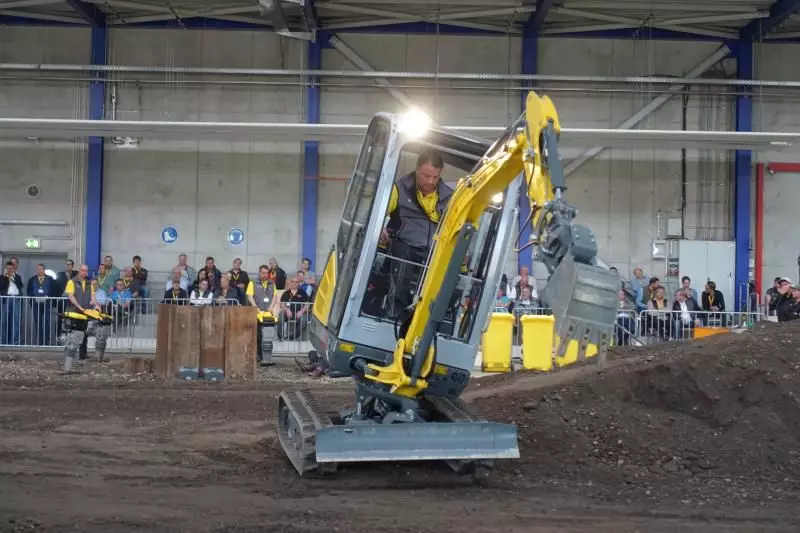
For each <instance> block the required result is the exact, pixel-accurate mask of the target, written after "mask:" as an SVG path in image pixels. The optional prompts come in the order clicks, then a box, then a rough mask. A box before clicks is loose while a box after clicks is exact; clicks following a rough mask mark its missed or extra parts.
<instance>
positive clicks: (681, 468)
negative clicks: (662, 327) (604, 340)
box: [466, 322, 800, 506]
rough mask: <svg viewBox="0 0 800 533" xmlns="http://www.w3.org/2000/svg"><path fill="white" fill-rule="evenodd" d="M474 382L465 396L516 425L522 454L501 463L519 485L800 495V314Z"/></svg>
mask: <svg viewBox="0 0 800 533" xmlns="http://www.w3.org/2000/svg"><path fill="white" fill-rule="evenodd" d="M569 372H572V374H573V375H572V376H571V377H570V376H569V374H568V373H569ZM562 373H563V374H564V376H563V377H562V376H560V375H561V374H562ZM480 381H481V383H480V387H478V388H477V390H476V389H473V390H472V391H470V393H468V394H467V395H466V396H467V398H469V397H470V395H471V396H472V397H473V398H476V399H475V405H476V407H477V408H478V410H479V411H480V412H482V414H484V415H485V416H486V417H487V418H489V419H490V420H496V421H507V422H514V423H516V424H518V425H519V427H520V448H521V452H522V459H521V460H520V461H518V462H517V461H512V462H508V463H503V465H502V466H501V469H508V470H510V472H509V473H510V474H511V476H510V477H511V478H512V479H513V478H516V482H517V483H518V484H520V485H525V484H526V483H530V482H531V481H532V480H534V479H537V480H539V481H541V480H542V479H544V480H549V481H550V482H551V483H552V484H553V485H555V486H559V485H561V486H563V487H564V488H571V489H575V490H584V491H589V492H591V493H592V495H593V496H595V497H597V496H599V497H601V498H603V497H607V498H608V499H614V500H617V501H619V499H620V497H623V501H625V498H627V499H628V501H631V500H639V499H641V498H645V499H650V500H652V501H654V502H661V501H665V500H671V501H672V500H677V501H680V502H681V503H683V504H684V505H689V504H692V505H699V506H703V505H716V504H722V503H724V504H738V503H744V502H750V503H751V504H752V503H753V502H754V501H757V502H758V505H762V506H763V505H769V502H770V500H773V501H778V500H782V501H786V500H793V499H794V500H797V501H800V451H799V450H800V446H799V445H800V322H797V323H789V324H773V323H762V324H759V325H757V326H755V328H754V329H753V330H751V331H746V332H743V333H740V334H735V333H731V334H726V335H720V336H715V337H710V338H706V339H702V340H698V341H693V342H687V343H672V344H664V345H658V346H651V347H646V348H626V349H622V350H619V351H617V352H616V353H614V354H613V355H612V357H611V358H610V362H609V364H608V366H607V367H606V369H604V370H598V369H596V368H591V367H586V368H582V369H577V370H565V371H561V372H557V373H554V374H552V375H547V376H541V375H539V376H536V375H530V374H517V375H516V376H515V377H514V378H512V379H510V380H509V378H508V377H506V376H503V377H498V378H488V379H487V380H480Z"/></svg>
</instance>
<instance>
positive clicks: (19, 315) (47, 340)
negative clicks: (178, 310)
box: [0, 296, 240, 353]
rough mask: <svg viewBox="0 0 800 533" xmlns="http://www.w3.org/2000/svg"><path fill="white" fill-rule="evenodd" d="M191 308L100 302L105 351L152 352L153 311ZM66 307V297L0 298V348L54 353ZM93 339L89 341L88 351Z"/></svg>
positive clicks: (152, 302) (142, 301)
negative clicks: (105, 319)
mask: <svg viewBox="0 0 800 533" xmlns="http://www.w3.org/2000/svg"><path fill="white" fill-rule="evenodd" d="M162 302H163V303H170V304H174V305H193V304H192V302H191V301H190V300H189V299H175V300H170V301H164V300H163V299H162V298H116V301H115V299H112V298H111V297H106V298H101V299H100V300H99V301H98V303H99V304H100V311H102V312H103V313H105V314H107V315H109V316H111V337H110V338H109V340H108V344H107V349H108V350H109V351H127V352H137V353H141V352H143V353H147V352H154V351H155V348H156V336H157V331H156V327H157V323H158V317H157V311H158V305H159V304H160V303H162ZM68 305H69V299H68V298H66V297H55V298H54V297H30V296H0V348H4V349H29V350H30V349H36V350H45V349H56V348H58V347H60V346H62V345H63V341H64V334H65V332H64V330H63V322H64V321H63V320H62V318H61V316H60V315H61V314H62V313H64V312H65V311H66V310H67V308H68ZM207 305H240V303H239V301H238V300H235V299H219V298H217V299H215V300H213V301H212V302H209V303H208V304H207ZM93 344H94V340H93V339H91V338H90V339H89V347H90V348H92V347H93Z"/></svg>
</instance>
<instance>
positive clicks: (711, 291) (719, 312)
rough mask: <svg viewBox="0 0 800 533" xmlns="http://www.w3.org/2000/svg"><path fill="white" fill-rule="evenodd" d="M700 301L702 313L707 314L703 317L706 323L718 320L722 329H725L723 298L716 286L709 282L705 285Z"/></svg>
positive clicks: (726, 319)
mask: <svg viewBox="0 0 800 533" xmlns="http://www.w3.org/2000/svg"><path fill="white" fill-rule="evenodd" d="M700 299H701V300H702V305H703V311H706V313H707V314H706V316H705V317H704V319H705V321H706V323H708V321H710V320H719V321H720V322H721V326H722V327H723V328H724V327H727V326H728V316H727V315H726V314H725V313H724V311H725V297H724V296H723V295H722V293H721V292H719V291H718V290H717V284H716V283H714V282H713V281H710V280H709V282H708V283H706V290H705V291H703V295H702V296H701V297H700Z"/></svg>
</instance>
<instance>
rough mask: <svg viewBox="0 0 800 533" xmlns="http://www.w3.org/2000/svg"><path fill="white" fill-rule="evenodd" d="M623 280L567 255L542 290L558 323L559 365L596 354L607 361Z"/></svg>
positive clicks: (557, 361) (600, 268)
mask: <svg viewBox="0 0 800 533" xmlns="http://www.w3.org/2000/svg"><path fill="white" fill-rule="evenodd" d="M620 283H621V281H620V278H619V275H618V274H616V273H615V272H612V271H610V270H606V269H604V268H602V267H598V266H594V265H587V264H584V263H578V262H576V261H575V259H574V257H573V256H572V254H569V253H568V254H566V255H565V256H564V260H563V261H561V263H560V264H559V265H558V267H557V268H556V269H555V270H554V271H553V273H552V274H551V275H550V278H549V279H548V280H547V286H546V287H545V289H544V290H543V291H542V300H543V301H544V302H545V303H546V304H547V305H548V307H550V309H551V310H552V312H553V316H554V318H555V323H556V354H555V355H556V364H558V365H559V366H565V365H568V364H571V363H574V362H576V361H584V360H585V359H586V358H587V357H592V356H595V355H596V356H598V357H599V359H600V360H601V361H604V360H605V354H606V352H607V351H608V347H609V346H610V344H611V339H612V338H613V332H614V324H615V323H616V313H617V307H618V305H619V289H620Z"/></svg>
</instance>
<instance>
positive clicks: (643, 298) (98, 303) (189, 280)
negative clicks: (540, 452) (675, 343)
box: [0, 254, 800, 346]
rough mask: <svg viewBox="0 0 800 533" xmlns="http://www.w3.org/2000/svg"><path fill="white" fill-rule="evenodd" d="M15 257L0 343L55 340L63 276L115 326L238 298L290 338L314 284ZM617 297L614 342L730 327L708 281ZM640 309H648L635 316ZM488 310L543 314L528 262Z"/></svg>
mask: <svg viewBox="0 0 800 533" xmlns="http://www.w3.org/2000/svg"><path fill="white" fill-rule="evenodd" d="M18 264H19V261H18V259H17V258H16V257H13V256H12V257H11V258H10V259H9V260H8V261H7V262H6V263H5V265H4V267H5V272H4V274H5V275H3V276H2V277H0V297H2V298H0V300H1V304H0V344H3V345H20V344H29V345H43V346H47V345H53V344H55V339H54V338H53V330H54V329H55V332H56V334H57V335H60V334H61V333H62V331H61V318H60V314H61V313H62V312H63V311H64V310H65V308H66V299H64V298H59V297H61V296H64V293H65V290H66V287H67V283H68V281H70V280H78V281H88V282H89V283H90V284H91V288H92V302H93V303H94V304H95V307H96V308H97V309H100V310H102V311H104V312H106V313H107V314H110V315H112V316H113V317H114V325H115V327H118V326H120V325H121V324H126V323H127V322H128V321H129V320H130V318H131V316H132V315H135V314H136V313H141V312H147V307H148V305H149V304H150V302H156V301H161V302H163V303H169V304H175V305H194V306H208V305H243V306H253V307H257V308H259V309H260V310H262V311H267V310H268V311H270V312H271V313H272V314H273V316H275V317H276V318H277V320H278V322H279V324H280V326H281V327H279V333H278V335H279V338H287V339H292V338H297V337H298V336H299V335H300V332H301V330H302V324H303V321H304V320H306V321H307V319H308V314H309V310H310V303H311V301H312V300H313V297H314V293H315V290H316V284H317V280H316V275H315V273H314V272H313V270H312V269H311V267H312V262H311V260H310V259H309V258H304V259H303V260H302V261H301V263H300V268H299V269H298V270H297V271H295V272H293V273H290V274H288V275H287V273H286V271H285V270H284V269H283V268H281V266H280V265H279V264H278V261H277V259H275V258H274V257H273V258H271V259H270V260H269V261H268V262H267V263H266V264H264V265H261V266H259V268H258V270H257V273H256V274H254V275H252V277H251V274H249V273H248V272H247V271H246V270H245V269H243V263H242V260H241V259H239V258H236V259H234V260H233V263H232V265H231V268H230V269H229V270H227V271H225V272H223V271H222V270H221V269H220V268H219V267H218V266H217V265H216V263H215V261H214V258H213V257H206V259H205V264H204V265H203V266H202V267H201V268H200V269H198V270H196V269H195V268H194V267H193V266H192V265H190V264H189V263H188V260H187V256H186V254H180V255H179V256H178V262H177V264H176V265H175V267H174V268H172V270H171V273H170V276H169V277H168V279H167V280H166V282H165V284H164V286H163V287H151V286H149V285H148V281H149V279H148V278H149V272H148V269H147V268H145V267H144V266H143V264H142V258H141V256H139V255H136V256H133V258H132V260H131V265H130V266H125V267H123V268H118V267H117V266H116V265H115V264H114V259H113V257H112V256H110V255H107V256H105V257H104V259H103V263H102V264H100V265H98V266H97V268H96V270H95V271H94V273H93V274H91V275H89V276H88V277H87V279H86V280H81V279H80V278H81V276H82V275H83V274H81V269H76V268H75V263H74V262H73V261H72V260H67V261H66V263H65V265H64V270H62V271H60V272H58V273H57V274H56V275H55V276H53V275H52V272H50V273H48V271H47V270H46V265H44V264H39V265H37V271H36V274H35V275H34V276H32V277H31V278H30V279H28V280H23V279H22V277H21V276H20V274H19V272H18ZM259 284H260V285H261V286H262V287H263V289H264V290H266V289H267V288H269V289H270V292H269V294H270V298H269V300H270V301H269V302H268V305H267V306H266V307H265V306H264V305H263V304H264V302H260V301H256V294H257V293H258V294H262V293H263V291H261V292H258V291H256V289H255V288H256V286H257V285H259ZM151 291H152V292H151ZM25 297H27V298H25ZM749 299H750V300H749V303H750V305H748V308H749V309H750V310H752V311H753V312H755V310H756V309H757V308H758V301H757V300H758V297H757V295H756V294H755V289H754V286H753V285H752V283H751V286H750V295H749ZM619 302H620V304H619V310H618V313H617V328H616V341H617V343H618V344H629V343H630V342H631V336H632V335H633V334H634V332H636V331H637V330H638V331H639V332H641V333H642V334H647V335H652V336H654V337H658V338H661V339H663V340H671V339H678V338H685V337H686V332H687V331H691V330H692V329H693V328H694V327H696V326H700V325H702V326H705V325H712V324H718V325H721V326H723V327H725V326H727V325H729V324H728V321H729V319H730V315H729V314H727V313H726V302H725V298H724V296H723V294H722V293H721V292H720V291H719V290H717V286H716V284H715V283H714V281H710V280H709V281H708V282H707V283H706V284H705V286H704V287H703V290H702V292H700V293H698V291H697V290H696V289H695V288H694V287H693V286H692V280H691V279H690V278H689V277H688V276H684V277H683V278H682V279H681V284H680V287H679V289H678V290H677V291H675V292H674V293H673V294H667V289H666V287H665V286H664V285H662V284H661V281H660V279H659V278H658V277H649V278H648V277H646V276H645V275H644V272H643V270H642V269H641V268H635V269H634V271H633V278H632V280H631V282H630V285H629V286H626V284H625V283H623V285H622V287H621V288H620V298H619ZM764 310H765V312H766V314H768V315H772V316H776V317H777V320H778V321H779V322H785V321H789V320H795V319H797V318H798V317H800V285H795V284H794V283H793V281H792V280H791V279H790V278H788V277H776V278H775V280H774V283H773V286H772V287H771V288H770V289H769V290H767V292H766V297H765V303H764ZM53 311H55V315H56V318H55V319H54V318H53V315H54V313H53ZM643 311H646V312H645V313H643V314H642V312H643ZM494 312H507V313H512V314H513V315H514V317H515V319H516V320H515V329H516V330H518V329H519V318H520V317H521V316H523V315H526V314H548V313H549V310H547V309H546V308H545V307H544V306H543V305H542V302H540V300H539V296H538V291H537V288H536V280H535V278H533V277H532V276H531V275H530V272H529V269H528V267H526V266H522V267H520V269H519V273H518V275H516V276H515V277H513V279H512V280H511V281H509V278H508V276H506V275H505V274H504V275H503V276H502V279H501V282H500V285H499V287H498V289H497V294H496V298H495V303H494ZM23 315H25V316H29V317H31V319H32V324H31V325H30V331H31V336H30V338H26V335H25V334H24V333H23V332H24V331H25V328H24V327H23V326H24V324H23ZM640 317H641V320H640ZM288 323H291V324H293V325H294V326H293V327H292V328H290V329H288V330H287V328H286V327H285V325H284V324H288ZM54 325H55V326H56V327H55V328H53V326H54ZM637 326H638V328H637Z"/></svg>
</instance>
